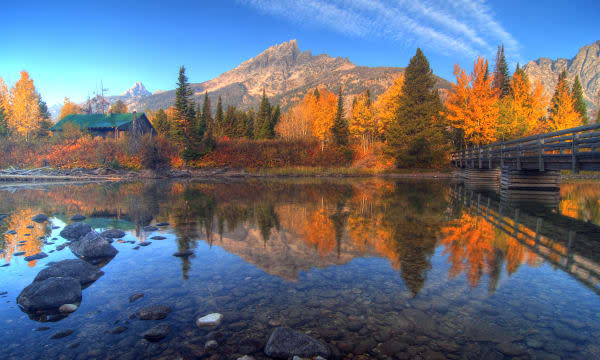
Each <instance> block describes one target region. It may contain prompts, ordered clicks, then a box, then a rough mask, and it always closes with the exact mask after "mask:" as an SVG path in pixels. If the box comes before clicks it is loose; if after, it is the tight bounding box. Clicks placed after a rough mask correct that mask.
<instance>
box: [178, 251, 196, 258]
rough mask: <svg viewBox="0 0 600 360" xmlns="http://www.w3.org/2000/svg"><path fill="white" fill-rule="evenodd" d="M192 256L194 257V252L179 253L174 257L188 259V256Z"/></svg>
mask: <svg viewBox="0 0 600 360" xmlns="http://www.w3.org/2000/svg"><path fill="white" fill-rule="evenodd" d="M192 255H194V252H193V251H192V250H183V251H178V252H176V253H175V254H173V256H176V257H188V256H192Z"/></svg>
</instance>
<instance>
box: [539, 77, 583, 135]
mask: <svg viewBox="0 0 600 360" xmlns="http://www.w3.org/2000/svg"><path fill="white" fill-rule="evenodd" d="M581 125H583V119H582V118H581V114H580V113H579V112H578V111H577V110H576V109H575V101H574V100H573V96H571V91H570V89H569V84H568V82H567V73H566V72H565V71H563V72H562V73H561V74H560V75H559V77H558V83H557V84H556V90H555V92H554V96H553V97H552V104H551V105H550V112H549V116H548V121H547V122H546V124H545V126H544V127H543V128H544V130H545V131H559V130H564V129H569V128H572V127H577V126H581Z"/></svg>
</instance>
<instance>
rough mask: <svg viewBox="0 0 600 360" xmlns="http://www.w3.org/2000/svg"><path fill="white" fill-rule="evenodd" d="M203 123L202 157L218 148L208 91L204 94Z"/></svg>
mask: <svg viewBox="0 0 600 360" xmlns="http://www.w3.org/2000/svg"><path fill="white" fill-rule="evenodd" d="M202 123H203V124H204V129H205V130H204V135H203V137H202V155H204V154H207V153H209V152H210V151H212V150H213V149H214V148H215V146H216V141H215V137H214V128H215V125H214V122H213V118H212V113H211V107H210V98H209V97H208V91H206V92H205V93H204V103H203V104H202Z"/></svg>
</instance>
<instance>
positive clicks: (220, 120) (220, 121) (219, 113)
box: [214, 96, 226, 137]
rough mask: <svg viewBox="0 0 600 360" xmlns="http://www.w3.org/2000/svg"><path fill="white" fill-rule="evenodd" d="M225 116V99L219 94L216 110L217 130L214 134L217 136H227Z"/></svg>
mask: <svg viewBox="0 0 600 360" xmlns="http://www.w3.org/2000/svg"><path fill="white" fill-rule="evenodd" d="M224 125H225V124H224V116H223V101H222V100H221V97H220V96H219V100H217V110H216V112H215V130H214V135H215V136H216V137H221V136H225V135H226V134H225V130H224V128H225V126H224Z"/></svg>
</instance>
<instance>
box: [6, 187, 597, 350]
mask: <svg viewBox="0 0 600 360" xmlns="http://www.w3.org/2000/svg"><path fill="white" fill-rule="evenodd" d="M452 186H453V185H451V184H449V183H446V182H441V181H435V182H434V181H431V182H425V183H423V182H420V183H415V182H410V181H391V180H373V179H371V180H345V181H333V180H327V181H318V182H307V181H283V182H279V181H258V180H257V181H250V182H239V183H193V182H191V183H189V182H186V183H178V182H172V181H159V182H152V183H150V182H146V183H129V184H117V183H115V184H108V185H107V184H86V185H57V186H50V187H47V188H43V189H39V188H31V189H28V188H22V189H18V190H16V191H11V192H5V193H4V194H1V195H2V196H4V199H5V200H6V201H5V202H4V203H2V204H0V233H1V234H2V235H0V240H1V242H0V301H1V302H0V323H1V324H2V326H0V344H1V345H2V356H0V357H2V358H5V359H40V358H48V359H141V358H156V359H212V360H216V359H238V360H250V359H256V360H258V359H508V358H515V359H592V358H600V340H599V339H600V321H599V320H600V312H598V309H600V300H599V298H598V294H599V293H600V291H598V288H597V287H594V286H590V285H589V284H588V283H586V282H585V281H582V280H581V279H579V278H577V277H575V276H574V275H573V274H570V273H568V272H566V271H563V270H561V269H560V268H558V267H557V266H556V265H554V264H553V263H550V262H549V261H550V260H545V258H544V257H541V255H539V254H537V253H535V252H533V251H532V250H530V249H529V248H527V247H526V246H525V245H522V244H521V243H520V242H519V239H518V238H511V237H507V236H505V235H499V233H498V232H497V231H495V230H494V229H493V228H492V227H490V225H489V224H487V223H486V222H485V221H484V219H482V218H480V217H478V216H479V215H478V214H476V213H473V214H470V215H469V213H468V212H467V210H466V209H462V210H461V211H459V212H457V208H456V206H458V205H457V204H456V203H453V202H452V197H451V196H449V195H448V194H449V193H450V192H451V191H453V190H452ZM409 190H410V191H409ZM408 194H410V195H408ZM467 215H468V216H469V218H468V220H469V223H468V224H471V223H473V224H475V225H473V226H474V227H475V228H476V231H473V229H471V228H470V227H469V226H471V225H468V226H467V225H465V224H464V223H460V222H459V223H457V221H459V220H461V219H463V218H465V217H466V216H467ZM459 225H460V226H459ZM467 240H468V241H470V242H466V241H467ZM556 246H558V245H555V247H556ZM536 254H537V255H536ZM588 255H589V254H588ZM589 258H591V259H593V258H594V256H591V255H590V256H589Z"/></svg>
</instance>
